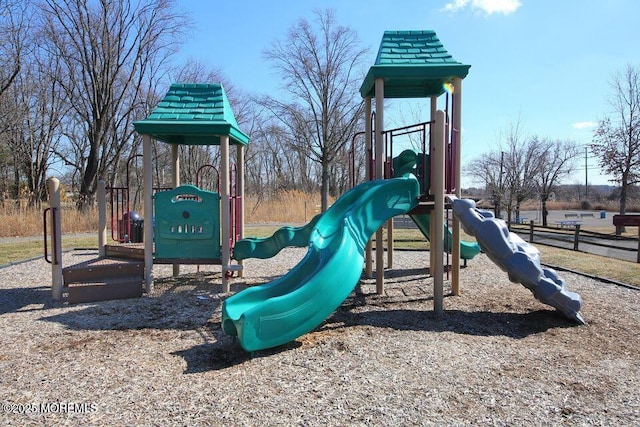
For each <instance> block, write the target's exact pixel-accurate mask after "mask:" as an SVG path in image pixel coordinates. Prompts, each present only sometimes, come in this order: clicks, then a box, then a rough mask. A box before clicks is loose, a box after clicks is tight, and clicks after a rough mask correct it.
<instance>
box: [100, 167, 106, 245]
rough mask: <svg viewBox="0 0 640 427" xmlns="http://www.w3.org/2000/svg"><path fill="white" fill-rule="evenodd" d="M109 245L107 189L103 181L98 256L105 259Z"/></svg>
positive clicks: (101, 185)
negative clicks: (106, 247)
mask: <svg viewBox="0 0 640 427" xmlns="http://www.w3.org/2000/svg"><path fill="white" fill-rule="evenodd" d="M106 244H107V187H106V183H105V182H104V180H103V179H101V180H99V181H98V256H99V257H100V258H104V257H105V255H106V249H105V246H106Z"/></svg>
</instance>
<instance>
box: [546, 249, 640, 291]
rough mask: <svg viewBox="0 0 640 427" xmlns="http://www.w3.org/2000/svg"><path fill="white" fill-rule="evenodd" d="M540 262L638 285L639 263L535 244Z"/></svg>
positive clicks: (639, 275)
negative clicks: (538, 251)
mask: <svg viewBox="0 0 640 427" xmlns="http://www.w3.org/2000/svg"><path fill="white" fill-rule="evenodd" d="M536 247H537V248H538V249H539V250H540V257H541V260H542V262H544V263H547V264H551V265H558V266H562V267H563V268H568V269H570V270H574V271H579V272H581V273H585V274H589V275H593V276H597V277H606V278H608V279H612V280H616V281H618V282H622V283H627V284H629V285H633V286H638V287H640V264H637V263H634V262H630V261H623V260H618V259H614V258H605V257H602V256H599V255H592V254H587V253H584V252H574V251H569V250H566V249H560V248H554V247H551V246H544V245H540V244H536Z"/></svg>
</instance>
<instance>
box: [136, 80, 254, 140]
mask: <svg viewBox="0 0 640 427" xmlns="http://www.w3.org/2000/svg"><path fill="white" fill-rule="evenodd" d="M134 126H135V129H136V131H137V132H138V133H140V134H143V135H150V136H151V137H153V138H155V139H157V140H159V141H163V142H168V143H170V144H183V145H219V144H220V136H222V135H228V136H229V143H230V144H242V145H246V144H248V143H249V137H248V136H247V135H246V134H245V133H244V132H242V131H241V130H240V129H239V128H238V123H237V122H236V118H235V116H234V115H233V111H231V105H230V104H229V100H228V99H227V95H226V93H225V91H224V88H223V87H222V85H221V84H220V83H215V84H202V83H185V84H180V83H174V84H172V85H171V87H170V88H169V91H168V92H167V94H166V95H165V96H164V99H163V100H162V101H160V103H159V104H158V106H157V107H156V108H155V109H154V110H153V112H152V113H151V114H150V115H149V117H147V118H146V119H144V120H140V121H137V122H135V123H134Z"/></svg>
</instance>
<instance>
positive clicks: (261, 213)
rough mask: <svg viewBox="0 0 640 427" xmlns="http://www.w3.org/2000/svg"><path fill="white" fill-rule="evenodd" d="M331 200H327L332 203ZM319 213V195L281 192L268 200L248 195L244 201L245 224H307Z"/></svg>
mask: <svg viewBox="0 0 640 427" xmlns="http://www.w3.org/2000/svg"><path fill="white" fill-rule="evenodd" d="M332 202H333V200H329V203H332ZM319 212H320V194H318V193H314V194H309V193H303V192H301V191H283V192H280V193H278V194H276V195H275V196H272V197H270V198H264V197H260V196H256V195H249V196H247V197H246V200H245V222H247V223H267V222H276V223H287V224H289V223H292V224H294V223H301V224H304V223H307V222H308V221H310V220H311V218H313V217H314V216H315V215H316V214H318V213H319Z"/></svg>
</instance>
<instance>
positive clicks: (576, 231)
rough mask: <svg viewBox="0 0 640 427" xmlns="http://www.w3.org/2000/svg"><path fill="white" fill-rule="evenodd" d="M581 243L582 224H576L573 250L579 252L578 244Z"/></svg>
mask: <svg viewBox="0 0 640 427" xmlns="http://www.w3.org/2000/svg"><path fill="white" fill-rule="evenodd" d="M579 242H580V224H576V230H575V232H574V233H573V250H574V251H577V250H578V243H579Z"/></svg>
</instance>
